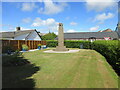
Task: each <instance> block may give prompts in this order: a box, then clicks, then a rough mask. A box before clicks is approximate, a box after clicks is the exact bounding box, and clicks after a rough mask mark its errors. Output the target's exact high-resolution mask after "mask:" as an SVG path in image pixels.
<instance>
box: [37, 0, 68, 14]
mask: <svg viewBox="0 0 120 90" xmlns="http://www.w3.org/2000/svg"><path fill="white" fill-rule="evenodd" d="M66 6H67V3H65V2H59V3H55V2H53V1H52V0H47V1H46V0H44V7H43V8H42V7H41V8H40V9H39V10H38V13H40V14H46V15H50V14H57V13H60V12H62V11H64V8H65V7H66Z"/></svg>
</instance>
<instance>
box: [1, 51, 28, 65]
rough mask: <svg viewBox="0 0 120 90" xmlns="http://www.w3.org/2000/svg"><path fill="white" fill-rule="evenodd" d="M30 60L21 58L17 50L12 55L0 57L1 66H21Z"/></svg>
mask: <svg viewBox="0 0 120 90" xmlns="http://www.w3.org/2000/svg"><path fill="white" fill-rule="evenodd" d="M29 63H30V62H29V61H28V60H26V59H24V58H23V56H22V53H20V52H19V51H18V50H17V51H16V52H15V53H14V54H13V55H8V56H3V57H2V66H5V67H8V66H22V65H25V64H29Z"/></svg>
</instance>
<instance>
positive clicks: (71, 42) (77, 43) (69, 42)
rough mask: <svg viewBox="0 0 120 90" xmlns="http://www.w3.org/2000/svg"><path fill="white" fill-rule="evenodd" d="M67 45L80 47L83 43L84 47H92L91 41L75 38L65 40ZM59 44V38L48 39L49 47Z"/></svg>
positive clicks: (68, 46)
mask: <svg viewBox="0 0 120 90" xmlns="http://www.w3.org/2000/svg"><path fill="white" fill-rule="evenodd" d="M64 43H65V46H66V47H67V48H80V45H81V44H83V48H84V49H88V48H90V41H80V40H79V41H75V40H65V41H64ZM57 45H58V41H57V40H48V41H47V47H56V46H57Z"/></svg>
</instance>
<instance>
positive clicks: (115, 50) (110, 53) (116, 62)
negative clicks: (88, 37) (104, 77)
mask: <svg viewBox="0 0 120 90" xmlns="http://www.w3.org/2000/svg"><path fill="white" fill-rule="evenodd" d="M119 44H120V41H118V40H110V41H105V40H99V41H94V42H93V43H92V44H91V46H92V48H93V49H94V50H96V51H98V52H99V53H101V54H102V55H103V56H105V57H106V59H107V61H108V62H109V63H110V64H111V65H112V67H113V68H114V69H115V70H117V71H118V70H120V46H119Z"/></svg>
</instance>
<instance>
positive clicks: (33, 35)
mask: <svg viewBox="0 0 120 90" xmlns="http://www.w3.org/2000/svg"><path fill="white" fill-rule="evenodd" d="M0 36H2V39H7V40H41V37H40V35H39V34H38V32H37V30H36V29H34V30H21V29H20V27H16V31H11V32H1V33H0Z"/></svg>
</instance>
